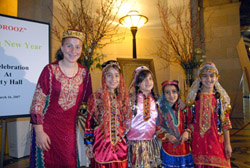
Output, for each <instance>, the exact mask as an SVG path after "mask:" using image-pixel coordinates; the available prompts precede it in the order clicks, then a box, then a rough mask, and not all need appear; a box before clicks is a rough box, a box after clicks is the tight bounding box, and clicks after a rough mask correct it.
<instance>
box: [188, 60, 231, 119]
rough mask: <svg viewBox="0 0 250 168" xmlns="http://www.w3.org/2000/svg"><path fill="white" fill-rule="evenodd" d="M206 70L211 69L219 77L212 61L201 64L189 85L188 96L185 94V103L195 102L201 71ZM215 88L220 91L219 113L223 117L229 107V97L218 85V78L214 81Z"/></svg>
mask: <svg viewBox="0 0 250 168" xmlns="http://www.w3.org/2000/svg"><path fill="white" fill-rule="evenodd" d="M207 71H212V72H214V73H215V74H216V75H217V77H219V72H218V69H217V68H216V66H215V64H214V63H213V62H208V63H204V64H202V65H201V66H200V68H199V73H198V74H199V77H198V78H197V79H196V80H195V81H194V82H193V84H192V85H191V87H190V89H189V92H188V96H187V104H188V105H192V104H194V103H195V98H196V96H197V93H198V90H199V87H200V83H201V79H200V77H201V75H202V74H203V73H205V72H207ZM215 89H216V90H217V91H218V92H219V93H220V99H221V114H222V118H224V114H225V112H226V111H227V110H230V109H231V105H230V97H229V96H228V94H227V92H226V91H225V89H224V88H223V87H222V86H221V85H220V83H219V81H218V80H217V82H216V83H215Z"/></svg>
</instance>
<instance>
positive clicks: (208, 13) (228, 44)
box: [203, 0, 244, 118]
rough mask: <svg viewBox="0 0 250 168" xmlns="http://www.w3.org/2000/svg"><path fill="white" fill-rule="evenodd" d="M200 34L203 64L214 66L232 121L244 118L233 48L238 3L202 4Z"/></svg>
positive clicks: (208, 1)
mask: <svg viewBox="0 0 250 168" xmlns="http://www.w3.org/2000/svg"><path fill="white" fill-rule="evenodd" d="M203 5H204V6H203V7H204V32H205V48H206V56H207V59H206V60H207V61H212V62H214V63H215V64H216V66H217V68H218V70H219V73H220V78H219V82H220V83H221V85H222V86H223V87H224V88H225V90H226V91H227V93H228V94H229V96H230V98H231V105H232V107H233V110H232V111H231V113H232V116H231V117H232V118H244V115H243V95H242V91H241V90H240V89H239V84H240V79H241V75H242V69H241V66H240V61H239V57H238V54H237V49H236V46H237V44H238V42H239V40H240V13H239V8H240V2H238V1H235V0H233V1H232V0H231V1H229V0H220V1H214V0H204V1H203Z"/></svg>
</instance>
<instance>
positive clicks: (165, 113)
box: [156, 80, 180, 139]
mask: <svg viewBox="0 0 250 168" xmlns="http://www.w3.org/2000/svg"><path fill="white" fill-rule="evenodd" d="M167 85H174V86H176V87H177V88H179V86H178V81H177V80H166V81H164V82H162V84H161V86H162V93H161V97H160V99H159V107H160V111H159V115H158V119H157V122H156V124H157V125H160V126H161V127H163V128H164V129H165V130H167V132H168V133H170V134H171V135H173V136H175V137H176V138H177V139H179V138H180V132H179V129H178V122H179V120H178V116H175V113H174V111H173V109H172V107H171V105H170V104H169V102H168V101H167V100H166V98H165V94H164V88H165V87H166V86H167ZM174 105H176V104H174ZM177 111H178V109H177ZM168 117H171V119H170V120H169V118H168Z"/></svg>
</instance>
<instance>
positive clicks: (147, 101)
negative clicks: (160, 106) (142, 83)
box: [142, 94, 151, 121]
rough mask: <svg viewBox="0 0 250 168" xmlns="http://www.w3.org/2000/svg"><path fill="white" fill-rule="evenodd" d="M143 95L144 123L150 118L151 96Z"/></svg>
mask: <svg viewBox="0 0 250 168" xmlns="http://www.w3.org/2000/svg"><path fill="white" fill-rule="evenodd" d="M142 95H143V116H144V117H143V118H144V121H148V120H149V119H150V118H151V116H150V94H149V95H148V96H145V95H144V94H142Z"/></svg>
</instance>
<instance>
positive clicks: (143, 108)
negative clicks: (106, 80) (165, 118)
mask: <svg viewBox="0 0 250 168" xmlns="http://www.w3.org/2000/svg"><path fill="white" fill-rule="evenodd" d="M134 99H135V94H132V96H131V100H132V101H131V102H132V106H134V102H135V100H134ZM157 116H158V111H157V108H156V102H155V100H154V98H153V96H152V94H149V95H148V96H145V95H144V94H143V93H142V92H139V93H138V94H137V114H136V115H133V118H132V125H131V128H130V130H129V132H128V134H127V139H128V142H127V143H128V157H129V162H128V166H129V167H143V168H152V167H157V165H160V164H161V159H160V150H159V145H158V142H157V141H156V139H155V132H156V119H157ZM134 151H136V152H134Z"/></svg>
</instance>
